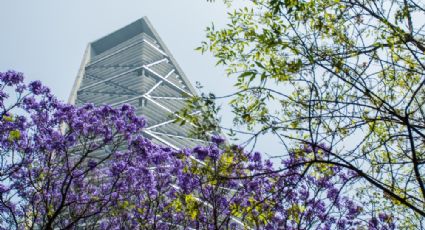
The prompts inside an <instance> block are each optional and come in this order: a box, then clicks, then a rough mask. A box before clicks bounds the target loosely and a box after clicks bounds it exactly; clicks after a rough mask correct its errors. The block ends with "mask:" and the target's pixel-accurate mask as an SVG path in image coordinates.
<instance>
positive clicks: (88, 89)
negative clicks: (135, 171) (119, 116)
mask: <svg viewBox="0 0 425 230" xmlns="http://www.w3.org/2000/svg"><path fill="white" fill-rule="evenodd" d="M195 94H196V92H195V90H194V88H193V87H192V85H191V84H190V82H189V81H188V80H187V78H186V76H185V74H184V73H183V71H182V70H181V69H180V67H179V65H178V64H177V62H176V61H175V60H174V58H173V56H172V55H171V53H170V51H169V50H168V49H167V47H166V46H165V44H164V42H163V41H162V40H161V38H160V37H159V35H158V33H157V32H156V31H155V29H154V28H153V27H152V25H151V23H150V22H149V20H148V19H147V18H146V17H144V18H142V19H139V20H137V21H135V22H133V23H131V24H129V25H127V26H125V27H124V28H121V29H119V30H117V31H115V32H113V33H111V34H109V35H106V36H104V37H102V38H100V39H98V40H96V41H94V42H91V43H89V44H88V46H87V49H86V51H85V54H84V57H83V61H82V63H81V67H80V69H79V72H78V75H77V78H76V80H75V83H74V86H73V88H72V91H71V95H70V98H69V103H71V104H75V105H82V104H85V103H94V104H95V105H102V104H108V105H111V106H113V107H118V106H120V105H122V104H124V103H128V104H131V105H133V106H134V107H135V108H136V110H137V114H138V115H142V116H144V117H145V118H146V119H147V127H146V128H145V129H144V131H143V132H144V135H145V136H146V137H148V138H150V139H151V140H152V141H153V142H155V143H158V144H162V145H167V146H169V147H171V148H174V149H180V148H185V147H194V146H196V145H199V144H202V142H203V141H201V140H197V139H192V138H189V129H190V124H187V123H186V125H184V126H180V125H179V124H175V123H173V121H174V120H175V118H176V117H175V115H174V114H173V113H174V112H176V111H178V110H180V109H181V108H182V107H183V106H184V105H185V99H186V98H187V97H189V96H192V95H195Z"/></svg>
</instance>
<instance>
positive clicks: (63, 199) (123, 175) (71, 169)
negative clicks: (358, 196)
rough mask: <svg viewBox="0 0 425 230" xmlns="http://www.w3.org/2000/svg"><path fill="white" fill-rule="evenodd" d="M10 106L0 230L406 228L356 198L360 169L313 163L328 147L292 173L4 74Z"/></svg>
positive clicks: (1, 145)
mask: <svg viewBox="0 0 425 230" xmlns="http://www.w3.org/2000/svg"><path fill="white" fill-rule="evenodd" d="M0 109H1V110H0V112H1V119H0V228H1V229H77V228H84V229H98V228H101V229H189V228H195V229H278V228H285V229H317V228H322V229H330V228H340V229H347V228H358V227H361V226H363V227H370V228H372V229H378V228H379V229H393V228H394V227H395V224H394V223H395V222H396V220H395V218H394V216H393V215H391V214H387V213H383V212H376V213H368V212H365V211H364V209H363V208H362V205H361V204H360V203H357V202H355V201H353V200H352V199H351V198H350V197H351V194H349V193H346V190H345V187H346V185H347V184H350V183H351V181H352V180H353V179H355V178H357V177H358V174H357V173H356V172H355V171H352V170H346V169H344V168H341V167H339V166H332V167H328V166H327V165H319V164H315V165H313V164H312V165H306V164H305V163H304V162H305V161H306V159H307V158H308V157H309V154H310V153H311V152H316V155H317V156H318V157H319V158H320V159H322V158H323V159H325V158H326V157H327V155H329V149H328V148H326V147H325V146H321V148H316V147H312V146H307V145H305V146H303V147H302V148H299V149H297V150H294V151H293V152H292V153H291V157H290V158H288V159H286V160H285V161H284V162H282V164H283V165H285V170H283V171H282V170H276V168H275V167H273V165H272V164H271V162H270V161H268V160H266V161H264V160H262V159H261V155H260V153H248V152H245V151H244V150H243V149H242V148H241V147H238V146H227V145H225V144H224V140H223V139H222V138H220V137H216V136H214V137H212V139H211V142H210V144H209V145H206V146H199V147H197V148H195V149H183V150H172V149H170V148H168V147H164V146H158V145H155V144H152V143H151V142H150V141H149V140H148V139H146V138H144V137H143V136H142V135H141V130H142V129H143V127H144V125H145V120H144V119H143V118H142V117H138V116H136V115H135V113H134V111H135V110H134V108H132V107H130V106H128V105H123V106H122V107H120V108H111V107H109V106H107V105H105V106H101V107H94V106H93V105H91V104H87V105H85V106H82V107H80V108H76V107H75V106H73V105H68V104H65V103H62V102H60V101H58V100H57V99H56V98H55V97H54V96H53V95H52V94H51V93H50V90H49V89H48V88H46V87H45V86H43V85H42V84H41V83H40V82H39V81H35V82H32V83H30V84H28V85H27V84H24V83H23V75H22V74H21V73H18V72H14V71H8V72H4V73H0ZM310 167H315V168H317V171H318V172H320V173H316V174H312V173H310V171H309V168H310Z"/></svg>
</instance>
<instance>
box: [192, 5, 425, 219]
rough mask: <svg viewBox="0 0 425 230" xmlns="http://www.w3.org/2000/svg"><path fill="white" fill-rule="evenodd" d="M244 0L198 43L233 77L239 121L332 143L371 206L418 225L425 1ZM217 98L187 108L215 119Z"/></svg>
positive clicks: (257, 129) (293, 141)
mask: <svg viewBox="0 0 425 230" xmlns="http://www.w3.org/2000/svg"><path fill="white" fill-rule="evenodd" d="M249 3H250V6H249V7H244V8H241V9H236V10H234V11H232V12H230V13H229V22H228V24H227V25H226V26H225V27H224V28H222V29H220V28H215V27H213V26H211V27H209V28H207V30H206V36H207V41H205V42H203V43H202V44H201V46H200V47H199V48H198V49H197V50H199V51H200V52H211V53H212V54H213V55H214V56H215V57H216V58H217V64H218V65H224V66H226V70H227V74H228V76H230V77H233V78H235V79H237V83H236V84H235V93H234V94H233V95H232V96H231V97H230V101H229V104H230V105H231V106H232V109H233V113H234V122H235V125H239V126H241V125H243V126H245V127H246V129H248V130H250V131H252V132H253V133H254V135H258V134H262V133H266V132H272V133H273V134H275V135H278V136H279V138H280V139H281V140H282V141H283V143H284V144H285V146H296V145H298V144H300V143H302V144H305V143H310V144H319V143H322V144H326V145H327V146H330V147H331V150H332V151H331V156H332V157H330V159H329V161H333V162H338V164H341V165H344V166H345V167H348V168H356V169H357V170H358V172H360V175H361V176H362V177H363V178H364V179H365V181H367V183H365V184H363V186H357V187H362V188H365V187H367V188H368V189H369V190H373V191H374V192H368V194H369V195H370V196H369V199H371V200H381V201H382V203H380V205H379V206H378V207H373V208H371V211H373V210H374V209H390V207H391V208H395V207H396V208H397V210H398V213H399V215H400V216H402V217H403V218H402V219H403V220H406V225H408V224H409V222H412V221H413V222H414V223H419V222H417V221H420V220H422V219H423V217H424V216H425V212H423V211H421V210H423V209H424V207H425V185H424V180H425V179H424V178H425V175H424V174H425V171H424V170H425V168H423V163H424V162H425V154H424V153H425V145H424V143H425V126H424V121H425V110H424V104H425V96H424V95H425V89H424V85H425V64H424V63H425V36H424V34H425V33H424V32H425V31H424V29H423V28H424V22H423V20H422V21H421V20H420V19H421V18H424V17H425V5H424V3H423V2H421V1H416V0H405V1H395V0H376V1H360V0H350V1H342V0H251V1H249ZM213 100H214V98H211V97H209V98H205V97H200V98H197V99H196V103H194V104H192V106H193V105H195V107H192V108H191V109H199V108H203V109H204V110H203V111H207V113H206V115H205V116H207V117H216V114H215V112H216V111H217V110H215V109H213V108H214V107H211V105H212V104H214V103H212V102H211V101H213ZM198 106H199V107H198ZM186 115H187V114H186ZM203 120H207V119H205V118H204V119H203ZM195 122H198V121H196V120H195ZM200 127H201V129H199V130H198V132H202V131H201V130H202V129H204V130H213V129H214V128H215V127H213V126H212V125H206V126H200ZM316 170H319V171H321V170H322V169H321V167H317V168H316ZM366 184H367V185H366ZM359 191H361V188H359ZM360 193H361V192H359V194H360ZM363 194H364V193H363ZM359 196H362V195H359ZM295 209H296V208H295ZM412 213H414V214H413V215H412ZM412 218H416V219H415V220H412ZM294 219H295V220H296V216H294ZM410 226H411V225H410Z"/></svg>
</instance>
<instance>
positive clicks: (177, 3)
mask: <svg viewBox="0 0 425 230" xmlns="http://www.w3.org/2000/svg"><path fill="white" fill-rule="evenodd" d="M236 2H237V5H236V6H241V5H242V3H241V2H242V1H236ZM0 9H1V13H0V28H1V32H0V71H5V70H8V69H15V70H18V71H21V72H23V73H24V74H25V75H26V79H27V80H36V79H37V80H41V81H42V82H43V83H44V84H45V85H47V86H49V87H50V88H51V89H52V91H53V92H54V93H55V94H56V95H57V97H58V98H60V99H62V100H64V101H66V100H67V99H68V96H69V93H70V91H71V87H72V84H73V83H74V79H75V77H76V74H77V70H78V68H79V66H80V62H81V59H82V57H83V52H84V50H85V47H86V45H87V43H88V42H91V41H94V40H96V39H98V38H100V37H102V36H104V35H106V34H108V33H110V32H112V31H114V30H116V29H119V28H121V27H123V26H125V25H127V24H129V23H131V22H133V21H135V20H137V19H139V18H141V17H143V16H148V17H149V20H150V21H151V22H152V24H153V26H154V27H155V29H156V30H157V31H158V33H159V35H160V36H161V38H162V39H163V40H164V42H165V44H166V45H167V46H168V48H169V49H170V51H171V53H172V54H173V56H174V57H175V59H176V60H177V62H178V63H179V64H180V66H181V67H182V69H183V71H184V72H185V73H186V75H187V77H188V78H189V80H190V81H191V82H192V83H193V84H195V82H196V81H199V82H201V83H202V84H203V85H204V86H205V88H204V90H205V91H212V92H215V93H216V94H218V95H224V94H227V93H229V92H231V91H232V89H233V88H232V81H231V80H230V79H228V78H226V77H225V76H224V71H223V69H222V68H217V67H216V66H215V65H214V62H215V61H214V59H213V58H212V57H211V56H208V55H201V54H199V53H198V52H196V51H194V49H195V48H196V47H197V46H199V45H200V42H201V41H203V40H204V37H205V32H204V29H205V28H206V26H208V25H210V24H211V23H212V22H214V24H215V25H218V26H220V25H223V24H225V23H226V21H227V14H226V11H227V10H228V9H227V8H226V6H225V5H224V4H223V3H222V1H221V0H217V1H216V2H215V3H208V2H206V0H119V1H118V0H72V1H58V0H33V1H24V0H9V1H6V0H5V1H0ZM226 111H228V110H227V109H226ZM223 120H224V122H223V123H224V124H225V126H227V127H228V126H229V125H231V118H230V117H229V116H224V119H223ZM259 149H260V150H263V151H266V152H269V153H274V154H276V149H281V148H280V147H278V146H277V145H273V144H272V145H271V144H270V140H262V141H260V142H259Z"/></svg>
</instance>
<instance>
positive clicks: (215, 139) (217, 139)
mask: <svg viewBox="0 0 425 230" xmlns="http://www.w3.org/2000/svg"><path fill="white" fill-rule="evenodd" d="M211 141H212V142H213V143H215V144H217V145H220V144H222V143H224V141H225V139H224V138H223V137H221V136H216V135H214V136H212V137H211Z"/></svg>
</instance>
